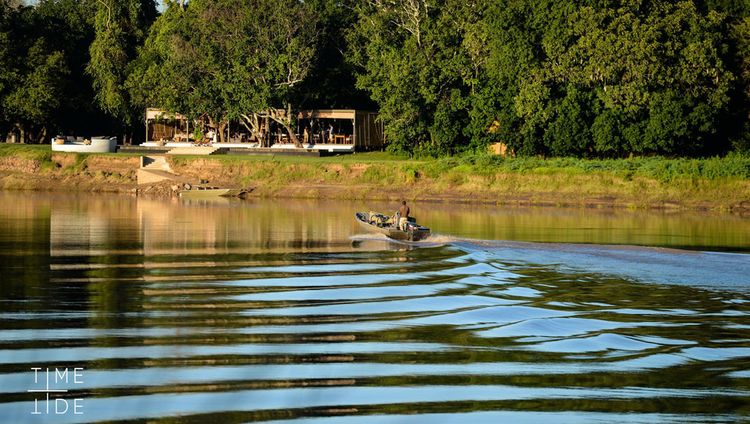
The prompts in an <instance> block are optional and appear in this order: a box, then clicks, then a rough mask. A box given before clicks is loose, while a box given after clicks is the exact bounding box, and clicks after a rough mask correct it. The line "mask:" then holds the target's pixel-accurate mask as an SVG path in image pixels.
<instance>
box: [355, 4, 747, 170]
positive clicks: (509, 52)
mask: <svg viewBox="0 0 750 424" xmlns="http://www.w3.org/2000/svg"><path fill="white" fill-rule="evenodd" d="M749 11H750V5H748V3H743V2H732V1H726V2H721V1H715V2H710V3H701V2H692V1H679V2H673V1H666V0H665V1H662V0H654V1H645V0H609V1H595V0H576V1H572V2H571V1H559V0H536V1H526V2H519V1H514V0H499V1H497V0H475V1H470V2H465V1H458V0H437V1H426V0H408V1H387V0H374V1H368V2H365V3H364V4H362V5H361V6H360V7H359V8H358V9H357V13H358V16H359V21H358V23H357V26H356V28H355V30H354V31H353V32H352V33H351V41H352V43H351V47H352V54H351V55H350V57H351V60H352V61H353V62H354V63H356V64H357V65H359V66H360V68H361V69H362V72H361V73H360V74H359V75H358V84H359V86H360V87H361V88H364V89H367V90H368V91H369V92H370V93H371V94H372V96H373V98H374V99H375V100H376V101H377V102H378V104H379V105H380V108H381V113H382V114H383V116H384V118H385V120H386V122H387V124H388V136H389V140H390V141H391V148H393V149H400V150H404V151H407V152H413V151H425V152H427V153H430V154H438V155H440V154H446V153H455V152H459V151H462V150H467V149H473V148H475V147H478V146H482V145H484V144H485V143H488V142H503V143H506V144H507V145H508V146H510V147H511V148H512V149H514V150H515V151H516V152H518V153H520V154H543V155H555V156H565V155H572V156H597V157H617V156H623V155H628V154H653V153H661V154H669V155H705V154H713V153H720V152H725V151H727V150H729V149H730V148H731V146H730V143H732V142H734V143H735V146H734V147H735V148H747V147H748V139H747V137H748V132H747V128H748V127H747V122H748V111H749V109H748V106H749V103H750V101H749V99H750V97H748V91H747V88H748V77H747V76H748V74H747V69H748V68H747V66H748V57H749V56H750V49H748V32H747V30H748V12H749ZM743 124H744V128H743Z"/></svg>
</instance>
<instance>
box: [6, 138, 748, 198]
mask: <svg viewBox="0 0 750 424" xmlns="http://www.w3.org/2000/svg"><path fill="white" fill-rule="evenodd" d="M168 160H169V163H170V166H171V167H172V169H173V170H174V171H175V172H176V173H178V174H180V175H182V176H183V177H188V178H191V179H194V180H196V181H198V180H207V181H209V182H210V183H211V184H212V185H222V186H232V187H244V188H250V189H252V192H251V195H252V196H258V197H296V198H325V199H372V200H397V199H402V198H403V199H410V200H419V201H442V202H481V203H490V204H507V205H531V206H577V207H601V208H611V207H620V208H669V209H694V210H696V209H697V210H720V211H748V210H750V158H747V157H741V156H735V157H728V158H722V159H718V158H717V159H701V160H687V159H664V158H635V159H623V160H608V161H604V160H578V159H538V158H515V159H501V158H493V157H485V156H480V157H468V158H451V159H441V160H416V161H415V160H405V159H401V158H398V157H393V156H390V155H387V154H384V153H367V154H355V155H349V156H336V157H327V158H307V157H293V156H283V157H279V156H277V157H269V156H223V155H219V156H210V157H207V156H188V157H169V158H168ZM139 164H140V160H139V157H138V156H137V155H125V154H91V155H82V154H72V153H54V154H53V153H52V152H51V151H50V150H49V146H19V145H0V189H4V190H63V191H71V190H74V191H92V192H129V193H138V194H144V193H145V194H148V193H149V191H150V189H149V187H140V188H139V187H138V186H137V181H136V174H137V170H138V167H139ZM152 191H153V192H154V193H158V192H163V190H162V191H159V190H156V189H154V190H152Z"/></svg>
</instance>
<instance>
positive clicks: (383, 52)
mask: <svg viewBox="0 0 750 424" xmlns="http://www.w3.org/2000/svg"><path fill="white" fill-rule="evenodd" d="M472 8H473V5H472V3H471V2H469V3H467V2H465V1H458V0H444V1H438V2H436V3H433V2H426V1H424V0H409V1H403V2H402V1H371V2H364V3H362V4H360V5H359V7H357V8H356V10H357V13H358V21H357V24H356V25H355V27H354V29H353V31H352V32H351V33H350V34H349V46H350V60H351V63H353V64H354V65H356V66H357V67H358V68H359V69H361V72H360V73H359V74H358V75H357V86H358V87H360V88H362V89H365V90H367V91H368V92H369V93H370V95H371V96H372V98H373V100H375V101H376V102H377V103H378V105H379V107H380V114H381V118H382V119H383V120H384V121H385V123H386V134H387V138H388V140H389V148H390V149H391V150H394V151H402V152H407V153H415V152H416V153H425V154H431V155H443V154H451V153H455V152H457V151H460V150H462V149H463V147H465V146H466V144H465V143H462V142H463V141H465V140H466V137H465V135H464V128H465V127H466V124H467V122H468V113H467V107H466V96H467V94H468V92H469V87H468V86H467V85H466V84H465V83H464V81H463V79H464V74H465V73H466V71H467V69H468V68H469V57H468V54H466V51H465V50H464V49H462V48H461V44H462V41H463V34H464V28H465V26H467V25H469V24H470V23H471V19H473V16H474V15H473V14H472Z"/></svg>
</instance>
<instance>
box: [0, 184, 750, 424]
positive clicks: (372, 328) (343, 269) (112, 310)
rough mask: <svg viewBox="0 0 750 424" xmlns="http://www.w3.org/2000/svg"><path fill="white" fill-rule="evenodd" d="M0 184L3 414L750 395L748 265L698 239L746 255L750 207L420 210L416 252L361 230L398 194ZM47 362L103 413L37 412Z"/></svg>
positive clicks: (731, 409) (155, 416) (414, 412)
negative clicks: (71, 192)
mask: <svg viewBox="0 0 750 424" xmlns="http://www.w3.org/2000/svg"><path fill="white" fill-rule="evenodd" d="M0 201H1V202H2V204H3V205H6V207H3V208H2V209H0V225H1V226H2V227H0V228H2V230H1V231H0V273H1V275H2V276H3V277H2V280H3V281H2V285H0V393H2V397H0V421H3V422H56V423H57V422H61V423H63V422H96V421H119V420H135V422H169V423H174V422H184V423H199V422H206V421H217V422H229V423H240V422H250V421H268V420H292V419H295V420H296V419H299V420H303V421H316V420H318V419H324V420H325V422H329V421H328V420H333V422H336V421H345V422H380V421H388V422H392V421H404V422H411V421H414V422H456V421H462V422H463V421H467V422H499V421H505V420H508V421H511V420H512V421H515V422H545V421H549V422H557V421H562V422H613V421H622V422H690V421H694V422H736V421H740V420H742V419H744V418H745V417H746V416H747V414H748V412H750V410H749V409H748V399H749V398H750V397H748V394H749V393H750V391H749V389H750V373H748V369H750V342H748V339H749V338H748V333H749V331H748V330H749V329H750V319H749V318H748V317H749V315H748V312H750V303H748V302H750V296H748V293H749V292H748V287H750V277H747V275H748V274H749V273H750V271H748V267H750V261H748V259H747V255H746V254H742V253H731V254H728V253H722V254H719V253H706V252H699V251H697V249H706V248H709V249H710V250H714V251H716V250H728V251H734V252H743V251H748V248H750V240H748V234H750V228H749V226H750V224H749V223H748V221H747V220H743V219H741V218H738V217H732V216H721V215H697V214H696V215H669V214H660V213H635V212H627V211H619V212H615V211H591V210H572V211H571V210H543V209H511V210H507V209H497V208H483V207H476V206H458V207H456V206H450V207H447V206H441V205H414V209H415V210H417V211H419V216H420V218H421V219H422V220H423V221H425V222H426V223H428V224H429V225H430V226H431V227H432V228H433V230H434V231H436V232H438V233H440V234H441V235H440V236H439V237H438V238H437V240H436V241H437V242H435V240H433V242H432V243H431V244H427V245H428V246H432V247H430V248H414V247H413V246H407V245H403V244H392V243H386V242H384V241H383V240H377V239H375V238H372V237H358V238H357V240H358V242H357V243H352V239H351V237H352V236H356V235H361V233H362V231H361V230H360V229H359V228H358V227H357V226H356V223H355V222H354V220H353V217H352V215H353V211H355V210H361V209H377V210H388V208H389V207H391V205H387V204H372V205H371V204H365V203H364V202H314V201H287V200H278V201H276V200H274V201H270V200H269V201H248V202H236V201H225V202H222V203H201V202H197V203H183V202H179V201H167V202H163V201H149V200H143V199H136V198H130V197H112V196H59V195H44V196H38V195H27V194H8V193H4V194H0ZM498 240H500V241H498ZM509 240H511V241H509ZM532 241H536V242H538V241H543V242H548V243H552V244H536V243H528V242H532ZM567 242H576V243H589V244H588V245H584V246H577V245H569V244H564V243H567ZM596 243H606V244H636V245H646V246H662V247H691V248H693V249H696V251H693V252H684V251H672V250H670V249H663V248H658V249H652V248H648V249H640V248H638V249H633V248H623V247H612V246H606V247H602V246H594V245H591V244H596ZM32 366H42V367H55V366H59V367H74V366H80V367H84V368H85V369H86V372H85V378H84V383H83V384H80V385H75V384H73V383H69V384H67V385H64V384H63V385H62V386H60V388H63V389H65V390H69V392H68V393H67V394H64V395H59V396H63V397H66V398H74V397H81V398H84V400H85V401H84V414H83V415H72V414H64V415H61V416H55V417H49V416H47V417H44V416H32V415H30V411H31V410H32V408H33V399H34V397H33V396H32V394H29V393H27V390H28V389H29V388H30V382H31V381H32V380H31V379H32V378H33V375H32V374H31V373H30V371H29V368H30V367H32ZM498 420H499V421H498ZM129 422H132V421H129Z"/></svg>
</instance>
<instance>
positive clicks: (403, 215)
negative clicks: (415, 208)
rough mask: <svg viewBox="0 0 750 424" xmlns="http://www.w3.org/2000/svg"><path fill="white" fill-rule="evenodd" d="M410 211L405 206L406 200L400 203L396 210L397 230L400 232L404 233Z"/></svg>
mask: <svg viewBox="0 0 750 424" xmlns="http://www.w3.org/2000/svg"><path fill="white" fill-rule="evenodd" d="M410 212H411V210H410V209H409V207H408V206H407V205H406V200H404V201H403V202H401V207H400V208H398V228H399V229H401V231H406V225H407V223H408V222H409V213H410Z"/></svg>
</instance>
